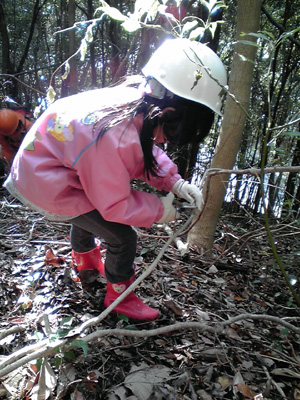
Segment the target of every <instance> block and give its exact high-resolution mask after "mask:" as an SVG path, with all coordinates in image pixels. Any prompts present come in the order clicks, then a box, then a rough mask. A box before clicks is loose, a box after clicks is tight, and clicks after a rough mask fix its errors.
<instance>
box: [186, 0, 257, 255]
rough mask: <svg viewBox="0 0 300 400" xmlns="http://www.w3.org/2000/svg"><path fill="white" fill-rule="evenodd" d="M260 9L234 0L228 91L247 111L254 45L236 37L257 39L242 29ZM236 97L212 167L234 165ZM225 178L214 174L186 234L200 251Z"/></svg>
mask: <svg viewBox="0 0 300 400" xmlns="http://www.w3.org/2000/svg"><path fill="white" fill-rule="evenodd" d="M260 10H261V1H260V0H238V2H237V28H236V40H237V44H236V45H235V52H234V56H233V61H232V67H231V73H230V79H229V92H230V93H231V94H232V95H234V96H235V99H236V100H237V101H238V102H239V103H240V105H241V106H242V108H243V109H244V110H246V111H247V110H248V108H249V102H250V91H251V82H252V76H253V61H254V59H255V55H256V47H255V46H252V45H249V44H244V43H240V42H239V40H247V41H252V42H253V43H255V42H256V38H255V37H253V36H248V35H247V36H244V33H254V32H257V30H258V28H259V19H260ZM242 35H243V36H242ZM236 100H233V99H232V98H231V97H230V96H227V101H226V105H225V110H224V118H223V122H222V127H221V132H220V136H219V139H218V142H217V146H216V152H215V155H214V157H213V160H212V165H211V167H212V168H224V169H232V167H233V166H234V163H235V160H236V155H237V153H238V150H239V148H240V144H241V139H242V133H243V129H244V126H245V121H246V113H245V111H244V110H243V109H242V108H241V107H240V105H239V104H237V101H236ZM228 178H229V175H227V176H226V175H225V176H216V177H213V178H212V179H211V181H210V185H209V188H208V194H207V199H206V204H205V208H204V210H203V213H202V216H201V218H200V220H199V221H198V223H197V224H196V225H195V226H194V228H193V229H192V230H191V231H190V233H189V236H188V241H189V243H190V244H192V245H194V246H196V247H197V248H198V249H201V250H202V251H203V250H204V251H206V252H207V254H208V255H209V254H211V249H212V246H213V242H214V236H215V231H216V226H217V223H218V219H219V214H220V210H221V207H222V204H223V199H224V195H225V191H226V187H227V181H228ZM204 193H206V188H205V189H204Z"/></svg>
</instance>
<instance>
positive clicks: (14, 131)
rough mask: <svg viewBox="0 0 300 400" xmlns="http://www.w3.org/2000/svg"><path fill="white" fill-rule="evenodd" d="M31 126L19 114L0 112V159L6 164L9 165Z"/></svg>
mask: <svg viewBox="0 0 300 400" xmlns="http://www.w3.org/2000/svg"><path fill="white" fill-rule="evenodd" d="M31 126H32V122H31V121H30V120H29V119H27V118H25V116H24V115H22V114H21V113H20V112H18V111H15V110H10V109H5V108H4V109H1V110H0V157H1V158H2V159H3V160H4V161H5V162H6V163H7V164H11V162H12V160H13V158H14V156H15V154H16V152H17V151H18V148H19V146H20V144H21V142H22V140H23V138H24V136H25V133H26V132H27V131H29V129H30V128H31Z"/></svg>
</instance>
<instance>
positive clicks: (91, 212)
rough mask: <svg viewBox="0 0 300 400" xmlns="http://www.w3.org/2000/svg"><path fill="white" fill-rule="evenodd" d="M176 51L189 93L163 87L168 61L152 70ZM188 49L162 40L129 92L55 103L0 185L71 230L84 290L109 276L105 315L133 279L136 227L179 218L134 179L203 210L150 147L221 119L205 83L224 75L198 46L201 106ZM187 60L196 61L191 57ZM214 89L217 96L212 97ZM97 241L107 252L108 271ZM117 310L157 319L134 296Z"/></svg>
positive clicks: (192, 189)
mask: <svg viewBox="0 0 300 400" xmlns="http://www.w3.org/2000/svg"><path fill="white" fill-rule="evenodd" d="M175 43H176V45H175V47H176V52H177V54H178V49H180V48H181V49H182V55H181V58H182V60H181V62H182V63H183V64H185V67H184V66H183V67H184V70H183V72H182V74H183V75H182V79H184V78H185V76H184V75H188V74H190V72H189V71H188V70H187V68H186V66H187V65H189V67H190V69H193V70H194V73H193V76H191V77H190V78H189V77H187V79H186V82H185V88H184V89H183V90H185V91H186V92H187V93H188V94H185V93H183V92H182V89H180V88H179V89H178V90H176V81H175V79H174V78H172V79H173V81H174V87H173V86H172V83H171V86H172V87H171V86H170V84H169V82H167V81H168V79H167V80H166V79H165V75H166V74H167V75H168V63H169V62H170V56H169V57H168V58H166V59H165V64H163V66H164V67H165V71H163V68H162V65H160V66H158V63H161V61H162V60H161V58H162V57H161V55H159V54H157V53H159V51H161V49H162V48H163V47H164V50H163V53H162V54H164V55H165V53H166V51H167V50H168V51H169V53H170V52H171V53H172V51H173V53H174V44H175ZM195 44H196V43H195V42H194V43H192V42H190V41H188V40H186V39H173V40H168V41H166V42H165V43H164V44H163V45H162V46H161V48H159V49H158V50H157V52H156V53H154V55H153V57H152V59H150V61H149V63H148V64H147V65H146V67H145V68H144V70H143V73H144V75H145V78H143V79H141V77H139V83H140V84H139V86H137V85H136V87H132V86H131V85H129V84H128V81H127V82H125V83H123V84H120V85H118V86H115V87H110V88H105V89H99V90H92V91H87V92H84V93H80V94H77V95H74V96H70V97H66V98H62V99H60V100H57V101H56V102H55V103H53V104H52V105H51V106H50V107H49V108H48V109H47V110H46V111H45V112H44V113H43V115H42V116H41V117H40V118H39V119H38V120H37V121H36V122H35V123H34V125H33V126H32V128H31V130H30V131H29V132H28V134H27V135H26V137H25V139H24V141H23V143H22V145H21V147H20V148H19V151H18V153H17V155H16V157H15V159H14V162H13V165H12V168H11V173H10V175H9V177H8V179H7V180H6V182H5V187H6V188H7V189H8V190H9V192H10V193H11V194H13V195H14V196H16V197H17V198H18V199H19V200H20V201H22V202H23V203H24V204H25V205H26V206H28V207H30V208H32V209H34V210H37V211H38V212H40V213H41V214H43V215H45V216H46V217H47V218H49V219H50V220H63V221H68V222H70V224H71V245H72V257H73V263H74V265H75V268H76V270H77V272H78V274H79V277H80V278H81V280H82V281H84V279H86V276H87V274H86V273H87V271H88V272H89V271H90V270H93V271H94V272H97V273H100V274H102V275H104V276H105V277H106V279H107V293H106V296H105V300H104V305H105V306H106V307H108V306H109V305H110V304H111V303H112V302H113V301H114V300H115V299H116V298H117V297H118V296H119V295H120V294H121V293H123V292H124V290H126V289H127V288H128V287H129V286H130V284H131V283H132V282H133V280H134V268H133V263H134V258H135V252H136V241H137V235H136V232H135V230H134V228H133V226H138V227H145V228H148V227H150V226H151V225H152V224H154V223H156V222H160V223H162V222H170V221H173V220H175V219H176V217H177V212H176V209H175V208H174V206H173V205H172V198H171V197H170V195H168V196H166V197H163V198H159V197H158V196H157V195H156V194H153V193H146V192H141V191H137V190H134V189H133V188H132V187H131V181H132V180H133V179H141V180H143V181H145V182H148V183H149V184H150V185H151V186H153V187H154V188H156V189H158V190H159V191H162V190H164V191H166V192H173V193H174V194H176V195H177V196H179V197H182V198H185V199H186V200H188V201H189V202H190V203H194V204H196V205H197V206H198V208H201V206H202V195H201V192H200V190H199V189H198V188H197V187H196V186H195V185H191V184H189V183H188V182H187V181H184V180H183V179H182V178H181V176H180V175H179V174H178V171H177V167H176V165H175V164H174V163H173V162H172V161H171V160H170V159H169V157H168V156H167V155H166V154H165V153H164V152H163V151H162V150H161V149H160V148H159V147H157V146H156V144H157V143H163V142H165V141H169V142H171V143H187V142H188V141H189V140H191V138H193V137H194V136H195V135H197V134H199V131H201V120H199V115H201V110H202V109H203V107H208V108H210V109H211V110H212V113H213V111H215V112H219V110H220V106H221V102H220V96H219V92H220V91H221V87H220V84H219V83H217V82H216V80H213V79H211V77H210V74H211V73H213V72H214V71H215V72H216V77H215V79H217V80H218V81H220V82H221V84H223V85H224V84H225V75H224V72H225V70H224V67H223V65H222V63H221V61H220V60H219V58H218V57H217V56H216V55H215V53H213V52H212V51H211V50H209V49H207V48H206V47H205V46H203V45H200V43H197V44H196V47H195V49H196V51H197V54H198V55H199V57H201V54H206V53H207V50H208V56H206V57H208V59H206V60H205V59H204V61H205V63H206V64H209V65H208V67H210V68H211V72H210V74H208V73H207V72H206V69H205V68H206V66H205V68H204V67H202V72H201V73H202V74H204V75H205V78H204V79H202V78H201V79H202V82H203V84H204V86H205V85H206V86H205V87H204V89H206V90H208V91H209V96H207V97H208V99H209V100H208V101H205V100H203V99H202V98H204V97H205V96H203V93H202V92H203V90H201V88H200V90H199V86H200V84H199V85H198V87H197V82H196V81H195V76H194V75H195V71H196V67H198V68H201V63H200V65H199V61H198V60H197V62H198V64H195V62H191V60H190V59H189V57H187V55H186V52H187V51H188V50H189V49H190V48H191V46H195ZM170 48H171V49H170ZM172 49H173V50H172ZM191 51H192V52H191V55H190V57H193V56H194V53H195V50H191ZM157 57H158V58H157ZM173 58H174V54H173ZM216 61H217V67H216ZM173 67H174V65H173ZM222 68H223V69H222ZM220 71H221V72H220ZM170 73H171V72H170ZM164 74H165V75H164ZM172 79H171V82H172ZM201 79H200V83H201ZM188 80H190V82H189V81H188ZM205 80H206V81H207V82H208V83H207V82H205ZM195 82H196V83H195ZM193 84H195V90H194V91H193V89H192V85H193ZM213 90H214V91H215V92H216V91H218V94H216V95H215V98H212V95H211V92H212V91H213ZM189 91H190V92H192V96H190V94H189ZM199 93H200V94H199ZM200 134H201V132H200ZM97 237H101V239H102V240H103V241H104V242H105V243H106V244H107V252H106V259H105V268H104V266H103V264H102V261H101V256H100V244H99V241H97V239H95V238H97ZM114 311H116V312H118V313H120V314H125V315H127V316H128V317H129V318H133V319H137V320H144V321H151V320H154V319H156V318H157V317H158V315H159V313H158V311H157V310H154V309H152V308H150V307H149V306H147V305H146V304H145V303H143V302H142V301H141V299H139V298H138V297H137V296H136V295H135V294H134V293H133V292H131V293H130V294H129V295H128V296H127V297H126V298H125V299H124V300H123V301H122V302H121V303H120V304H119V305H118V306H117V307H115V309H114Z"/></svg>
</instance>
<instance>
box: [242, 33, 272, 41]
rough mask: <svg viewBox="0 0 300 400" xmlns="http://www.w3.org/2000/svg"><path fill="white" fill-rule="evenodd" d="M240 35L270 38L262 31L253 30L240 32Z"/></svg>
mask: <svg viewBox="0 0 300 400" xmlns="http://www.w3.org/2000/svg"><path fill="white" fill-rule="evenodd" d="M241 36H254V37H257V38H259V39H265V40H267V41H269V40H270V37H269V36H267V35H265V34H264V33H255V32H249V33H245V32H242V33H241Z"/></svg>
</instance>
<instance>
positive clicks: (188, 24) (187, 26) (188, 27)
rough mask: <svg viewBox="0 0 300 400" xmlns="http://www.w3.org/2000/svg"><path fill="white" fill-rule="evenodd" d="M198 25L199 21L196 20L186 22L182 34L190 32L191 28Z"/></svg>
mask: <svg viewBox="0 0 300 400" xmlns="http://www.w3.org/2000/svg"><path fill="white" fill-rule="evenodd" d="M196 26H198V22H197V21H195V20H194V21H188V22H186V23H185V24H184V25H183V27H182V31H181V34H182V36H183V35H184V34H185V33H186V32H189V31H190V30H192V29H194V28H195V27H196Z"/></svg>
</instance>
